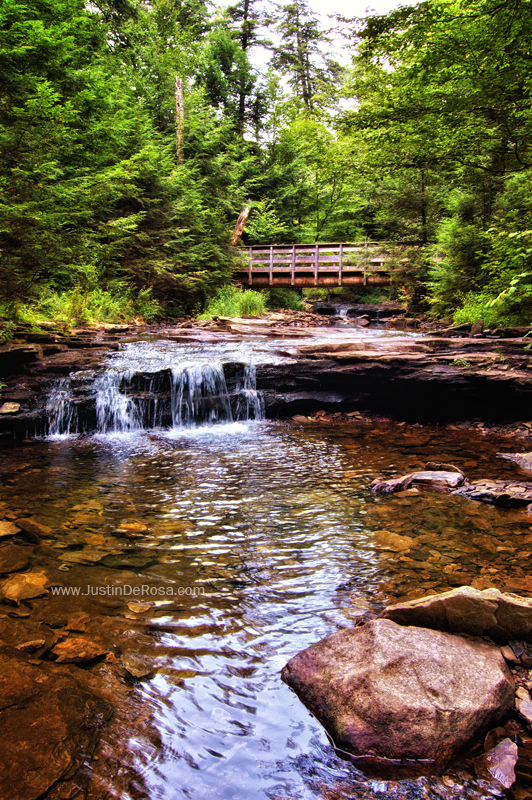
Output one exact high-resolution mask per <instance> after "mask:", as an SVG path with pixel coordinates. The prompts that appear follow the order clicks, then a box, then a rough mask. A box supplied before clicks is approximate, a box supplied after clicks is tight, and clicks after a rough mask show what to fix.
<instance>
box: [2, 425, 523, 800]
mask: <svg viewBox="0 0 532 800" xmlns="http://www.w3.org/2000/svg"><path fill="white" fill-rule="evenodd" d="M383 434H384V435H383ZM504 447H506V449H511V447H513V448H514V449H515V443H513V445H512V444H511V443H509V441H506V442H504V440H499V441H496V440H493V441H490V440H486V439H483V438H482V437H480V436H478V437H474V436H471V437H469V439H467V440H464V436H463V434H461V433H460V432H452V431H451V432H449V431H447V432H444V431H441V430H437V429H431V428H423V429H421V428H420V429H417V430H416V429H414V430H412V429H410V430H409V429H406V428H401V427H400V426H389V427H388V428H386V429H382V428H381V429H380V428H378V427H372V426H363V425H362V426H360V427H359V428H358V429H355V428H348V427H345V428H342V427H341V426H338V427H332V426H331V427H329V426H327V425H326V424H316V425H315V426H314V427H311V426H308V427H306V428H295V427H291V426H290V425H283V424H272V423H263V424H258V423H236V424H233V425H231V426H216V427H213V428H208V427H205V428H198V429H195V430H186V431H176V430H174V431H171V432H167V433H162V432H160V433H151V434H148V433H135V434H134V433H129V434H119V435H115V436H102V437H92V438H82V437H80V438H76V439H72V440H68V441H53V442H34V443H31V444H26V445H25V446H14V447H13V448H12V449H11V450H10V451H9V452H8V453H7V456H8V458H6V462H5V466H4V468H3V473H4V481H5V493H4V497H5V500H6V502H8V504H9V507H10V508H13V509H15V510H17V511H21V510H23V511H25V512H31V513H32V514H34V515H35V517H36V518H37V519H39V520H40V521H41V522H43V523H45V524H48V525H50V527H51V528H52V530H53V537H50V540H49V541H45V542H44V543H43V544H42V545H41V546H40V547H39V548H38V549H37V551H36V554H35V564H34V565H33V566H35V565H37V566H39V568H42V569H44V570H45V571H47V572H48V573H49V574H50V575H51V576H52V575H53V574H59V575H61V576H62V580H63V582H64V583H65V585H68V584H69V582H70V583H72V584H75V585H80V586H86V585H87V584H88V583H95V582H98V583H100V584H102V585H103V584H105V585H114V584H118V583H120V582H122V583H127V582H128V581H129V582H131V581H132V580H133V579H135V580H137V581H140V582H141V583H142V584H149V585H150V586H154V587H162V588H163V589H164V590H165V591H166V590H167V589H168V588H173V589H175V590H176V592H177V589H178V588H179V587H183V588H184V590H185V591H186V590H190V591H188V593H183V594H182V595H178V594H175V595H174V596H173V597H172V599H170V600H169V599H168V598H167V597H162V598H161V597H159V596H157V597H154V596H151V595H148V596H147V597H145V598H140V602H144V601H147V604H151V605H148V606H147V610H146V611H145V612H144V613H143V614H142V617H137V612H135V611H133V612H132V611H131V607H130V606H128V603H130V602H131V598H129V599H128V598H123V597H120V596H118V597H115V596H113V597H111V598H104V599H103V600H102V602H105V603H107V604H108V605H109V607H111V606H112V607H113V609H114V611H113V614H115V615H118V616H119V617H120V619H122V620H123V621H124V622H125V621H127V620H130V619H133V618H139V619H143V620H144V621H145V623H146V624H147V626H148V630H147V631H146V633H147V634H148V635H145V634H144V633H142V634H138V635H137V634H134V633H131V632H128V629H127V628H120V627H119V626H118V623H117V622H115V623H113V621H112V619H111V618H110V621H108V622H107V623H106V625H107V627H105V626H103V627H102V631H101V636H102V637H104V636H109V637H114V642H113V643H114V644H116V645H118V647H119V648H126V649H127V647H128V646H129V647H131V646H132V645H131V642H133V645H134V646H135V651H136V652H141V653H142V654H143V655H145V656H148V657H149V658H150V659H151V660H152V662H153V663H154V664H155V666H156V669H157V673H156V675H155V677H154V678H153V679H152V680H151V681H147V682H144V683H139V684H137V686H136V689H135V692H136V697H137V702H138V703H140V705H141V707H142V708H143V714H144V717H145V719H149V720H150V723H154V725H155V727H156V729H157V731H158V736H159V739H160V741H159V743H158V744H157V745H156V746H155V745H153V744H151V745H150V744H149V742H148V740H147V738H146V737H147V733H146V732H145V731H144V729H143V727H142V725H137V728H135V729H134V730H131V731H130V741H129V743H128V745H127V747H128V748H129V750H130V752H131V753H133V754H134V759H135V762H136V768H137V770H138V772H139V774H140V777H141V778H142V781H143V788H137V789H136V790H135V791H133V789H132V788H131V785H129V784H128V785H126V786H122V785H120V786H119V787H117V789H116V791H117V796H120V797H123V798H129V797H131V798H133V797H148V798H150V799H151V800H155V798H161V799H164V800H173V798H198V800H211V799H212V800H230V799H231V800H233V799H234V800H240V798H242V800H244V798H246V799H248V798H272V799H273V798H275V799H277V798H278V799H279V800H281V798H283V800H288V798H290V800H294V799H295V798H302V799H303V800H307V798H308V800H310V799H311V798H323V799H325V798H326V799H327V800H333V799H336V798H338V799H339V798H369V799H370V800H371V798H378V797H398V798H399V797H410V798H414V797H428V798H438V797H470V798H477V797H482V796H484V793H483V789H482V787H479V786H478V785H477V784H476V783H475V781H473V780H472V779H470V778H468V777H467V775H464V774H462V775H455V776H454V777H453V778H452V780H451V779H450V781H448V782H447V784H442V783H441V781H440V782H438V781H435V780H428V779H419V780H417V781H410V782H408V781H407V782H405V781H403V782H399V783H397V784H391V783H389V782H386V783H379V782H376V781H368V780H367V779H365V778H364V777H363V776H362V775H361V774H360V773H359V772H357V771H356V770H355V769H354V768H353V767H352V766H350V765H349V764H347V763H345V762H343V761H341V760H340V759H339V758H338V757H337V756H336V755H335V753H334V751H333V750H332V748H331V747H330V745H329V743H328V741H327V738H326V736H325V734H324V732H323V730H322V728H321V726H320V725H318V723H316V722H315V721H314V720H313V718H312V717H311V716H310V715H309V714H308V712H307V711H306V710H305V709H304V707H303V706H302V705H301V703H300V702H299V701H298V700H297V699H296V697H295V695H293V694H292V692H291V691H290V690H289V689H288V688H287V687H286V686H284V685H283V684H282V683H281V681H280V678H279V671H280V669H281V667H282V666H283V665H284V663H285V662H286V661H287V660H288V659H289V658H290V657H291V656H292V655H293V654H294V653H296V652H297V651H299V650H300V649H302V648H303V647H305V646H307V645H309V644H311V643H312V642H314V641H316V640H318V639H320V638H322V637H323V636H325V635H327V634H329V633H331V632H333V631H335V630H337V629H338V628H339V627H342V626H349V625H351V624H352V620H353V618H354V617H355V616H356V615H357V614H360V613H363V612H364V610H365V609H367V608H379V607H381V606H382V605H383V604H385V603H387V602H389V601H390V600H394V599H396V598H400V597H415V596H421V595H422V594H425V593H427V592H431V591H432V592H434V591H441V590H443V589H447V588H450V587H452V586H455V585H462V584H464V583H468V584H473V585H475V586H478V587H480V588H484V587H485V586H488V585H496V586H499V587H500V588H508V587H515V586H519V585H522V586H524V585H525V584H526V581H527V576H526V566H525V567H524V566H523V565H526V564H527V563H528V562H527V560H528V559H529V557H530V556H532V533H531V528H530V527H529V520H528V519H527V518H526V517H525V516H523V515H521V514H519V513H516V512H503V511H499V510H497V509H493V508H488V507H479V506H478V505H476V504H474V503H471V502H469V501H465V500H463V499H458V498H456V499H455V498H450V497H447V496H443V495H434V494H418V495H413V494H408V493H407V494H405V495H404V496H400V497H384V498H378V499H375V498H373V497H372V496H371V495H370V494H369V492H368V491H367V486H368V485H369V483H370V482H371V480H372V479H373V478H374V477H376V476H382V475H387V474H390V475H391V474H393V473H395V472H396V471H397V472H403V471H407V470H410V469H412V468H415V467H420V466H422V465H423V464H424V462H425V461H426V460H429V459H431V458H433V459H437V460H442V461H454V462H455V463H457V465H458V466H463V465H464V464H466V463H468V464H469V466H468V467H466V470H467V471H468V472H469V473H470V475H471V477H472V478H475V477H480V476H483V477H499V476H511V475H514V474H515V466H514V465H513V464H511V463H509V462H502V461H497V460H496V459H495V458H494V453H495V452H497V450H500V449H501V448H504ZM390 534H392V535H390ZM394 535H395V538H394ZM397 537H400V539H398V538H397ZM528 547H529V548H530V549H529V550H528V549H527V548H528ZM517 551H518V552H519V557H517V555H516V552H517ZM58 569H60V570H61V572H57V573H54V570H58ZM128 576H129V577H128ZM520 582H521V583H520ZM154 600H156V601H157V602H154ZM34 602H35V603H38V602H40V601H34ZM95 613H97V612H95ZM112 625H115V627H114V628H113V627H112ZM127 637H129V639H127ZM132 637H133V638H132ZM128 641H129V642H130V644H129V645H128ZM116 780H117V781H118V778H116Z"/></svg>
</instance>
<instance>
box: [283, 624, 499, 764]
mask: <svg viewBox="0 0 532 800" xmlns="http://www.w3.org/2000/svg"><path fill="white" fill-rule="evenodd" d="M282 678H283V680H284V681H285V682H286V683H287V684H288V685H289V686H291V687H292V689H294V691H295V692H296V694H297V695H298V697H299V698H300V699H301V700H302V702H303V703H304V704H305V705H306V706H307V708H308V709H309V710H310V711H311V712H312V713H313V714H314V716H315V717H316V718H317V719H318V720H319V721H320V722H321V724H322V725H323V726H324V727H325V729H326V731H327V732H328V733H329V735H330V736H331V738H332V740H333V742H334V744H335V746H336V748H337V749H338V750H339V751H340V752H341V753H343V754H344V755H345V756H347V757H349V758H350V759H351V760H353V761H354V762H355V763H356V765H357V766H358V767H359V768H361V769H363V770H364V771H366V772H368V773H369V774H374V775H378V776H381V777H390V778H395V779H397V778H399V777H408V776H414V775H420V774H427V773H434V772H436V773H439V772H441V771H442V770H444V769H445V767H446V765H447V764H448V763H449V762H450V761H451V759H452V758H453V757H454V756H456V755H457V754H458V752H459V751H460V750H461V749H462V748H463V747H464V746H465V745H466V744H467V743H468V742H469V741H470V740H471V739H472V738H473V737H474V736H475V735H477V734H479V733H480V732H483V731H486V730H487V729H488V728H489V727H491V726H492V725H493V724H494V723H496V722H498V721H499V720H500V719H501V718H502V717H503V716H504V715H505V714H506V713H507V712H508V711H509V710H510V709H511V708H512V706H513V702H514V680H513V677H512V674H511V673H510V671H509V669H508V667H507V666H506V663H505V660H504V658H503V655H502V653H501V650H500V648H499V647H497V646H495V645H492V644H488V643H486V642H484V641H481V640H478V639H464V638H462V637H459V636H454V635H451V634H449V633H442V632H440V631H434V630H429V629H427V628H419V627H404V626H402V625H398V624H396V623H395V622H393V621H392V620H391V619H377V620H371V621H369V622H367V623H365V624H364V625H362V626H360V627H355V628H350V629H347V630H342V631H339V632H338V633H334V634H332V635H331V636H328V637H327V638H325V639H323V640H322V641H320V642H317V643H316V644H314V645H311V646H310V647H308V648H307V649H306V650H303V651H302V652H301V653H298V654H297V655H296V656H294V657H293V658H292V659H291V660H290V661H289V662H288V663H287V664H286V666H285V667H284V669H283V671H282Z"/></svg>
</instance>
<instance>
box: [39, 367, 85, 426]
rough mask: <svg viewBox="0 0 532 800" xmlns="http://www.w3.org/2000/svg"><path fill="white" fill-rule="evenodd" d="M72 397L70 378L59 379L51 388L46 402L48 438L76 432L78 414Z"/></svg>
mask: <svg viewBox="0 0 532 800" xmlns="http://www.w3.org/2000/svg"><path fill="white" fill-rule="evenodd" d="M72 395H73V390H72V384H71V381H70V378H61V380H60V381H58V383H57V384H56V385H55V386H53V387H52V389H51V391H50V394H49V395H48V398H47V400H46V414H47V417H48V426H47V427H48V434H49V435H50V436H61V435H64V434H70V433H76V432H77V430H78V413H77V408H76V405H75V403H74V402H73V398H72Z"/></svg>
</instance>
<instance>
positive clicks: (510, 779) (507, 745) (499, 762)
mask: <svg viewBox="0 0 532 800" xmlns="http://www.w3.org/2000/svg"><path fill="white" fill-rule="evenodd" d="M518 757H519V756H518V748H517V745H516V744H515V742H512V741H511V739H503V740H502V742H499V744H498V745H497V746H496V747H494V748H493V750H489V751H488V752H487V753H484V755H482V756H479V757H478V758H475V760H474V762H473V763H474V764H475V772H476V774H477V778H478V779H479V780H486V781H489V782H490V783H493V779H495V781H496V782H497V783H499V784H500V785H501V786H504V788H505V789H509V788H510V787H511V786H513V784H514V783H515V765H516V764H517V759H518Z"/></svg>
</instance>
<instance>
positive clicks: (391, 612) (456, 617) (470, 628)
mask: <svg viewBox="0 0 532 800" xmlns="http://www.w3.org/2000/svg"><path fill="white" fill-rule="evenodd" d="M381 618H383V619H389V620H392V621H393V622H396V623H397V624H398V625H416V626H418V625H419V626H421V627H423V628H431V629H434V630H439V631H448V632H450V633H457V634H460V633H463V634H467V635H470V636H489V637H490V639H493V640H494V641H496V642H501V643H503V642H511V641H516V640H517V641H519V640H524V641H527V642H532V599H530V598H528V597H520V596H519V595H516V594H505V593H503V592H500V591H499V590H498V589H495V588H492V589H484V590H483V591H480V590H479V589H473V588H472V587H471V586H460V587H459V588H458V589H452V590H451V591H449V592H442V593H441V594H437V595H432V596H430V597H420V598H418V599H416V600H411V601H409V602H407V603H397V604H396V605H393V606H389V607H388V608H386V609H385V610H384V611H383V612H382V614H381Z"/></svg>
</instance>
